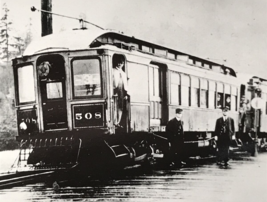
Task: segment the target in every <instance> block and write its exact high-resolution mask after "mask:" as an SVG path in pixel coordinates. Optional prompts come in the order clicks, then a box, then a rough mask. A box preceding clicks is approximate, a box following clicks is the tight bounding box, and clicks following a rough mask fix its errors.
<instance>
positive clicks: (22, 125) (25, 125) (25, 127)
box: [19, 121, 27, 130]
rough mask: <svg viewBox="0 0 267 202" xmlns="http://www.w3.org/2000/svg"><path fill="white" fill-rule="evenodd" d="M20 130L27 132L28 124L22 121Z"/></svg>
mask: <svg viewBox="0 0 267 202" xmlns="http://www.w3.org/2000/svg"><path fill="white" fill-rule="evenodd" d="M19 129H20V130H27V124H26V123H25V122H24V121H22V122H21V123H20V124H19Z"/></svg>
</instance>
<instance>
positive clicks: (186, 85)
mask: <svg viewBox="0 0 267 202" xmlns="http://www.w3.org/2000/svg"><path fill="white" fill-rule="evenodd" d="M189 92H190V78H189V76H188V75H183V74H182V75H181V104H182V105H184V106H189Z"/></svg>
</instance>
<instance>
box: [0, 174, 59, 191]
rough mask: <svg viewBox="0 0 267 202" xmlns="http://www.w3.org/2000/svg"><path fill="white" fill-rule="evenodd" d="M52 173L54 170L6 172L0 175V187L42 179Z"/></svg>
mask: <svg viewBox="0 0 267 202" xmlns="http://www.w3.org/2000/svg"><path fill="white" fill-rule="evenodd" d="M53 173H54V171H26V172H17V173H6V174H3V175H0V189H4V188H10V187H14V186H19V185H23V184H27V183H32V182H37V181H39V180H41V179H43V177H47V176H50V175H52V174H53Z"/></svg>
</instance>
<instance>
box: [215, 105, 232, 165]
mask: <svg viewBox="0 0 267 202" xmlns="http://www.w3.org/2000/svg"><path fill="white" fill-rule="evenodd" d="M228 111H229V107H227V106H226V107H224V108H223V109H222V117H221V118H219V119H217V121H216V126H215V136H216V139H217V146H218V153H217V164H218V165H225V166H227V165H228V161H229V147H230V143H231V140H232V137H233V136H234V134H235V124H234V120H233V119H232V118H230V117H228Z"/></svg>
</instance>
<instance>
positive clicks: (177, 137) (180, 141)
mask: <svg viewBox="0 0 267 202" xmlns="http://www.w3.org/2000/svg"><path fill="white" fill-rule="evenodd" d="M182 112H183V110H182V109H180V108H178V109H176V110H175V113H176V115H175V117H174V118H173V119H171V120H170V121H169V122H168V123H167V127H166V132H167V136H168V140H169V143H170V145H171V148H170V157H171V164H170V166H173V165H175V164H178V166H181V165H183V164H185V163H184V162H182V158H183V147H184V130H183V121H182V120H181V118H182Z"/></svg>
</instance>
